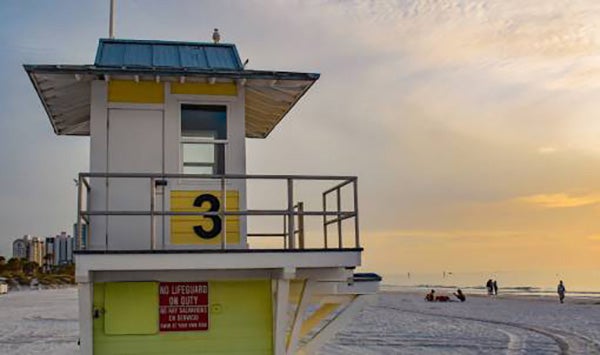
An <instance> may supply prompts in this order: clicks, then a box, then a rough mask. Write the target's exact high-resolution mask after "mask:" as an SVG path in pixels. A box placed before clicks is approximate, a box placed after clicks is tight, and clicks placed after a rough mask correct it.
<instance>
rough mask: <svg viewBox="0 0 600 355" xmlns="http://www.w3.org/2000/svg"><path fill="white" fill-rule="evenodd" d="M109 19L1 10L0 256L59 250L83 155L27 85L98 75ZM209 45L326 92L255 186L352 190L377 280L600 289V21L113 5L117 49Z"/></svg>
mask: <svg viewBox="0 0 600 355" xmlns="http://www.w3.org/2000/svg"><path fill="white" fill-rule="evenodd" d="M108 3H109V1H108V0H107V1H60V2H56V3H55V2H52V3H51V2H40V1H22V0H18V1H17V0H14V1H10V0H9V1H2V2H1V3H0V78H2V79H3V80H2V82H3V85H1V86H0V108H1V109H0V168H1V170H0V184H1V186H2V188H1V189H0V255H10V254H11V249H10V246H11V244H10V243H11V240H13V239H14V238H16V237H19V236H22V235H23V234H34V235H43V236H49V235H53V234H57V233H58V232H60V231H61V230H67V231H69V232H71V225H72V223H73V222H74V221H75V187H74V184H73V181H72V178H74V177H75V176H76V175H77V173H78V172H80V171H87V169H88V155H89V148H88V143H89V142H88V139H87V138H74V137H57V136H55V135H54V133H52V129H51V127H50V124H49V122H48V119H47V117H46V115H45V113H44V111H43V108H42V106H41V104H40V102H39V99H38V98H37V96H36V94H35V92H34V90H33V88H32V85H31V83H30V82H29V79H28V78H27V75H26V74H25V72H24V71H23V69H22V67H21V65H22V64H24V63H30V64H34V63H35V64H42V63H43V64H55V63H56V64H66V63H74V64H88V63H92V62H93V59H94V55H95V50H96V46H97V41H98V38H100V37H106V32H107V17H108ZM215 27H218V28H219V29H220V32H221V34H222V37H223V41H224V42H228V43H235V44H236V45H237V47H238V51H239V52H240V55H241V57H242V60H244V59H245V58H249V60H250V62H249V66H248V67H249V68H251V69H277V70H295V71H308V72H319V73H321V74H322V76H321V79H320V80H319V81H318V82H317V84H316V85H315V86H314V87H313V88H312V89H311V90H310V91H309V93H308V94H307V95H306V96H305V98H304V99H303V100H301V102H300V103H299V104H298V105H297V106H296V107H295V108H294V109H293V110H292V112H291V113H290V114H289V115H288V116H287V117H286V118H285V119H284V121H283V122H282V123H281V124H280V125H279V126H278V127H277V128H276V129H275V131H274V132H273V133H272V135H271V136H269V137H268V138H267V139H266V140H249V141H248V172H249V173H299V174H340V175H341V174H345V175H358V176H359V184H360V185H359V186H360V203H361V204H360V209H361V228H362V239H363V242H364V246H365V247H366V248H367V251H366V253H365V257H364V259H365V263H366V265H367V266H369V267H370V268H371V269H375V270H382V272H391V271H397V272H405V271H406V270H412V271H432V272H433V271H437V270H448V269H452V270H457V271H458V270H463V271H464V270H492V269H494V270H496V269H506V270H532V269H536V270H537V269H546V270H555V269H556V268H557V265H558V266H560V267H561V268H572V269H600V2H598V1H596V0H589V1H584V0H581V1H573V0H554V1H542V0H540V1H522V0H497V1H492V0H484V1H459V0H440V1H429V0H414V1H397V2H392V1H385V2H384V1H364V2H359V1H356V2H350V1H219V2H217V1H213V2H206V3H202V2H199V1H177V2H165V1H141V0H140V1H134V0H127V1H118V12H117V25H116V33H117V37H118V38H139V39H169V40H186V41H209V40H210V35H211V33H212V29H213V28H215Z"/></svg>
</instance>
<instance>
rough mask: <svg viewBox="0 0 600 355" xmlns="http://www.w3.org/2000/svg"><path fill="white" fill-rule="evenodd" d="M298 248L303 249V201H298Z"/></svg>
mask: <svg viewBox="0 0 600 355" xmlns="http://www.w3.org/2000/svg"><path fill="white" fill-rule="evenodd" d="M298 248H300V249H304V202H298Z"/></svg>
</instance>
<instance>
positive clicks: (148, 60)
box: [25, 39, 380, 355]
mask: <svg viewBox="0 0 600 355" xmlns="http://www.w3.org/2000/svg"><path fill="white" fill-rule="evenodd" d="M25 70H26V71H27V74H28V75H29V78H30V79H31V82H32V83H33V86H34V87H35V90H36V92H37V93H38V95H39V98H40V99H41V101H42V104H43V106H44V109H45V110H46V113H47V115H48V117H49V118H50V123H51V125H52V128H53V129H54V132H55V133H56V134H57V135H76V136H89V137H90V172H85V173H80V174H79V179H78V206H77V230H78V233H77V234H78V235H79V236H81V235H82V234H83V233H82V231H84V230H85V231H87V237H86V240H79V241H78V243H77V245H78V246H79V250H77V251H76V258H75V259H76V265H77V266H76V281H77V283H78V287H79V321H80V337H81V345H80V346H81V353H82V354H95V355H103V354H125V353H126V354H217V353H218V354H277V355H280V354H295V353H313V352H315V351H316V349H317V348H318V347H319V346H320V345H322V344H323V341H325V340H326V339H327V338H328V337H329V336H331V334H334V332H335V331H336V330H337V329H339V325H340V324H341V322H342V321H343V320H347V319H350V318H349V317H350V316H351V314H352V311H353V310H356V309H358V308H359V307H360V305H361V303H362V302H363V300H364V297H361V295H367V294H373V293H375V292H376V291H377V288H378V282H379V280H380V278H378V276H376V275H365V274H362V275H357V274H354V270H355V268H356V267H357V266H359V265H360V262H361V252H362V248H361V247H360V239H359V225H358V195H357V179H356V177H354V176H293V175H248V174H246V149H245V146H246V145H245V142H246V138H266V137H267V136H268V135H269V133H271V132H272V131H273V129H274V128H275V126H276V125H277V124H278V123H279V122H280V121H281V120H282V119H283V118H284V117H285V116H286V114H287V113H288V112H289V111H290V110H291V109H292V107H293V106H294V105H295V104H296V103H297V102H298V101H299V100H300V98H301V97H302V96H303V95H304V94H306V92H307V91H308V90H309V89H310V87H311V86H312V85H313V84H314V83H315V81H316V80H317V79H318V78H319V74H312V73H300V72H280V71H262V70H248V69H246V68H245V67H244V65H243V64H242V62H241V61H240V57H239V55H238V52H237V50H236V47H235V46H234V45H232V44H217V43H189V42H171V41H155V40H125V39H101V40H100V41H99V45H98V51H97V53H96V59H95V62H94V64H92V65H25ZM257 183H258V185H260V184H262V185H260V186H263V187H262V188H257V190H256V191H257V192H252V188H253V186H255V185H256V184H257ZM304 183H318V184H320V186H325V187H324V188H323V190H322V191H319V192H318V193H317V194H315V197H316V200H318V201H319V203H318V205H314V204H313V205H312V206H311V205H309V204H308V203H305V201H300V200H299V196H300V193H299V191H301V186H302V184H304ZM270 184H272V186H273V187H272V188H270V187H268V186H269V185H270ZM264 186H267V187H266V188H265V187H264ZM265 195H269V196H268V198H267V197H266V196H265ZM277 198H280V200H281V201H283V202H282V203H274V205H273V206H266V207H265V206H264V204H265V203H266V202H268V201H271V200H277ZM254 206H260V207H259V208H256V207H254ZM346 206H347V207H346ZM309 218H312V219H318V223H319V224H320V227H319V228H312V229H311V228H308V227H306V226H307V225H308V222H307V220H308V219H309ZM267 219H270V220H271V221H272V220H277V221H278V222H277V223H278V224H277V225H276V226H278V227H277V228H278V229H276V230H273V226H274V224H273V222H267V221H266V220H267ZM263 220H264V221H265V222H262V221H263ZM269 228H270V229H269ZM265 240H269V241H271V242H264V241H265ZM275 242H277V243H280V244H275ZM261 245H262V246H263V247H262V248H259V246H261ZM265 245H266V247H264V246H265ZM279 245H280V246H279Z"/></svg>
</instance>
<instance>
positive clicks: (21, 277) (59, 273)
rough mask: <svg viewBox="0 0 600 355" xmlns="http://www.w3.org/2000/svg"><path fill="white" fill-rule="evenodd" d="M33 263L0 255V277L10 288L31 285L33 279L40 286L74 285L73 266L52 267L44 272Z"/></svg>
mask: <svg viewBox="0 0 600 355" xmlns="http://www.w3.org/2000/svg"><path fill="white" fill-rule="evenodd" d="M45 271H46V272H44V270H43V268H42V267H41V266H40V265H39V264H38V263H36V262H35V261H29V260H27V259H20V258H10V259H8V260H6V258H5V257H4V256H2V255H0V277H3V278H5V279H6V280H7V283H8V284H9V286H10V287H17V286H19V285H26V286H28V285H31V283H32V281H33V280H34V279H35V280H37V282H39V284H40V285H45V286H55V285H70V284H75V265H73V264H69V265H61V266H53V267H52V268H51V269H49V270H45Z"/></svg>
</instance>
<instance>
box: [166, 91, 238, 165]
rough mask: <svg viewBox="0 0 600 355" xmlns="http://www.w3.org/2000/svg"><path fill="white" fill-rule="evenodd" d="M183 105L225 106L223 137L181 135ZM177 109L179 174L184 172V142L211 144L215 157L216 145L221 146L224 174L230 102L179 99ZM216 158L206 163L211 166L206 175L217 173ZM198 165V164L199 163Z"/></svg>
mask: <svg viewBox="0 0 600 355" xmlns="http://www.w3.org/2000/svg"><path fill="white" fill-rule="evenodd" d="M184 105H190V106H222V107H225V139H211V138H190V137H183V135H182V131H181V120H182V116H183V106H184ZM177 109H178V121H177V135H178V136H177V137H178V141H177V144H178V148H179V162H178V171H179V173H180V174H184V172H183V169H184V163H185V162H184V156H183V146H184V144H186V143H187V144H212V145H213V147H214V149H215V158H216V155H217V149H218V148H217V147H218V146H223V174H226V172H227V160H228V159H227V153H228V144H229V126H230V124H229V118H230V112H231V108H230V104H229V103H228V102H224V101H218V100H214V101H213V100H202V101H200V100H199V101H195V100H179V101H178V102H177ZM217 164H218V162H217V159H215V163H213V164H207V165H206V166H212V167H213V169H212V170H213V171H212V172H211V173H210V174H208V175H218V173H216V170H218V169H217ZM199 166H200V165H199Z"/></svg>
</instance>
